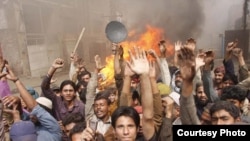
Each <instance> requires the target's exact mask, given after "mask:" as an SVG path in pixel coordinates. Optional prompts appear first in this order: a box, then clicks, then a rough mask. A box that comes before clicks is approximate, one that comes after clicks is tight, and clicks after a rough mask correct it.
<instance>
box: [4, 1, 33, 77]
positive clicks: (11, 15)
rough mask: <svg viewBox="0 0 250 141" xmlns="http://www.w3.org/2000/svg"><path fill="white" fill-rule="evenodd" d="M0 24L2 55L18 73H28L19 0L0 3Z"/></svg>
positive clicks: (24, 34)
mask: <svg viewBox="0 0 250 141" xmlns="http://www.w3.org/2000/svg"><path fill="white" fill-rule="evenodd" d="M0 11H1V16H0V17H1V23H0V24H1V25H0V42H1V48H2V52H3V56H4V58H5V59H7V60H8V61H9V62H10V64H11V66H12V67H13V70H14V71H15V72H17V73H19V74H24V75H30V71H29V70H30V69H29V62H28V61H27V60H28V52H27V47H26V33H25V26H24V21H23V17H22V9H21V7H20V1H19V0H12V1H8V2H6V3H4V2H1V3H0Z"/></svg>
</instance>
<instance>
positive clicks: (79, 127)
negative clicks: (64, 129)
mask: <svg viewBox="0 0 250 141" xmlns="http://www.w3.org/2000/svg"><path fill="white" fill-rule="evenodd" d="M85 128H86V122H79V123H77V124H76V125H75V126H74V127H73V128H72V129H71V130H70V132H69V137H70V139H71V138H72V136H73V135H74V134H76V133H82V132H83V130H84V129H85Z"/></svg>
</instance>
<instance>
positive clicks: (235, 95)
mask: <svg viewBox="0 0 250 141" xmlns="http://www.w3.org/2000/svg"><path fill="white" fill-rule="evenodd" d="M246 97H247V92H246V91H245V90H244V89H242V88H241V87H240V86H237V85H232V86H228V87H225V88H223V89H222V93H221V97H220V99H221V100H227V99H236V100H238V101H239V102H243V101H244V100H245V98H246Z"/></svg>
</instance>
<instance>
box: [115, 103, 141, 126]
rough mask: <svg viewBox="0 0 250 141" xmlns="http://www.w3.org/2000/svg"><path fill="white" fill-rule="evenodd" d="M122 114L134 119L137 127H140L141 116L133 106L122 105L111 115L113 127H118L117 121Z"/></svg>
mask: <svg viewBox="0 0 250 141" xmlns="http://www.w3.org/2000/svg"><path fill="white" fill-rule="evenodd" d="M121 116H125V117H130V118H131V119H133V121H134V123H135V125H136V128H139V126H140V116H139V114H138V113H137V111H136V110H135V109H134V108H133V107H129V106H120V107H118V108H117V109H116V110H115V111H114V112H113V114H112V116H111V124H112V126H113V128H115V127H116V121H117V120H118V118H119V117H121Z"/></svg>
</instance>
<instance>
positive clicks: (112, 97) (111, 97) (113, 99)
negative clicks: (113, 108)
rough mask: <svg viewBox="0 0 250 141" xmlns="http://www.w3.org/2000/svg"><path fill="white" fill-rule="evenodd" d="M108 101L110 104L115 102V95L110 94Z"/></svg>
mask: <svg viewBox="0 0 250 141" xmlns="http://www.w3.org/2000/svg"><path fill="white" fill-rule="evenodd" d="M109 100H110V101H111V103H113V102H114V101H115V94H114V93H112V94H110V96H109Z"/></svg>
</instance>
